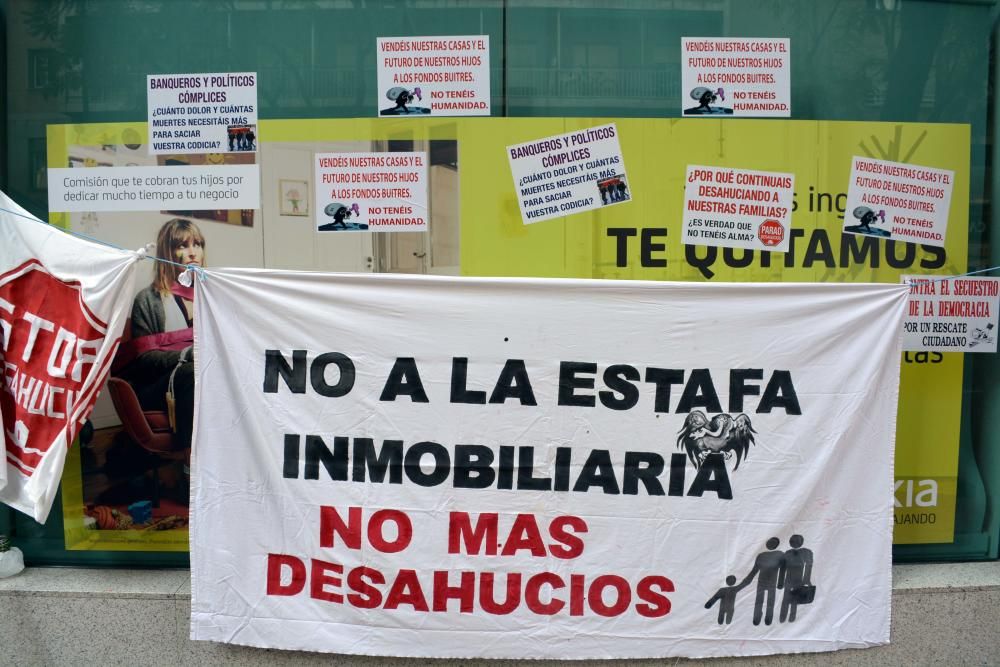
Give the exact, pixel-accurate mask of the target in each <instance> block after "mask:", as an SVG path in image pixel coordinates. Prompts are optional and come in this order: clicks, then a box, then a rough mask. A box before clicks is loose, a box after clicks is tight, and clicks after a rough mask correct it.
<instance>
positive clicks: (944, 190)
mask: <svg viewBox="0 0 1000 667" xmlns="http://www.w3.org/2000/svg"><path fill="white" fill-rule="evenodd" d="M954 183H955V172H953V171H949V170H947V169H935V168H934V167H922V166H919V165H914V164H904V163H902V162H888V161H886V160H876V159H874V158H868V157H858V156H855V157H854V162H853V163H852V165H851V183H850V186H849V187H848V189H847V205H846V213H845V214H844V231H845V232H849V233H852V234H868V235H871V236H878V237H881V238H891V239H892V240H894V241H906V242H908V243H920V244H923V245H932V246H938V247H942V248H943V247H944V238H945V233H946V232H947V231H948V211H949V209H950V207H951V190H952V187H953V186H954Z"/></svg>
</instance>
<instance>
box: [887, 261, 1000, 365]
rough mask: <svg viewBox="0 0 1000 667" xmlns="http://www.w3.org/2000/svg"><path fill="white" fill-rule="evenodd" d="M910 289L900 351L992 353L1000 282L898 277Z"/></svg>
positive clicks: (966, 278) (994, 343) (982, 279)
mask: <svg viewBox="0 0 1000 667" xmlns="http://www.w3.org/2000/svg"><path fill="white" fill-rule="evenodd" d="M900 281H901V282H903V283H906V284H909V285H910V301H909V304H908V305H907V309H906V320H905V322H904V323H903V330H904V331H905V334H904V336H903V349H904V350H906V351H913V352H919V351H928V352H996V351H997V319H998V317H997V307H998V305H1000V278H979V277H973V276H963V277H957V278H942V277H941V276H902V277H901V278H900Z"/></svg>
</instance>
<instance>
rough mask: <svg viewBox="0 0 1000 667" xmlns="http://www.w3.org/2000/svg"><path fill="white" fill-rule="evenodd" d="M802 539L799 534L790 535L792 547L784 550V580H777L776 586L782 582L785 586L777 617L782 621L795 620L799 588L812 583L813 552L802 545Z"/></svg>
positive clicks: (779, 586) (789, 541) (789, 542)
mask: <svg viewBox="0 0 1000 667" xmlns="http://www.w3.org/2000/svg"><path fill="white" fill-rule="evenodd" d="M804 541H805V540H804V539H803V538H802V536H801V535H792V537H791V538H790V539H789V540H788V544H790V545H791V547H792V548H791V549H789V550H788V551H786V552H785V580H784V582H780V581H779V582H778V588H781V585H782V583H784V588H785V592H784V595H782V596H781V614H780V615H779V617H778V620H780V621H781V622H782V623H784V622H785V620H786V619H787V620H788V622H789V623H791V622H793V621H794V620H795V609H796V608H797V607H798V606H799V603H800V600H801V597H800V596H801V594H802V593H801V589H802V587H803V586H809V585H811V583H812V582H811V581H810V578H811V577H812V566H813V552H812V551H811V550H810V549H806V548H805V547H803V546H802V543H803V542H804ZM807 601H808V600H807Z"/></svg>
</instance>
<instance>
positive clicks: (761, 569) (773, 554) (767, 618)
mask: <svg viewBox="0 0 1000 667" xmlns="http://www.w3.org/2000/svg"><path fill="white" fill-rule="evenodd" d="M779 544H781V540H779V539H778V538H777V537H772V538H771V539H769V540H768V541H767V542H765V543H764V546H766V547H767V551H762V552H761V553H759V554H757V558H756V559H754V563H753V569H752V570H750V574H748V575H747V576H746V577H745V578H744V579H743V581H741V582H740V588H743V587H744V586H746V585H748V584H749V583H750V582H751V581H753V578H754V577H757V597H756V598H754V603H753V624H754V625H760V619H761V616H763V617H764V624H765V625H771V621H773V620H774V597H775V592H776V590H777V589H778V588H781V582H782V581H783V580H784V575H785V554H784V553H783V552H781V551H775V549H777V548H778V545H779ZM765 597H766V598H767V613H766V614H765V613H764V598H765Z"/></svg>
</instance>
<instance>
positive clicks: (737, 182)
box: [683, 165, 795, 252]
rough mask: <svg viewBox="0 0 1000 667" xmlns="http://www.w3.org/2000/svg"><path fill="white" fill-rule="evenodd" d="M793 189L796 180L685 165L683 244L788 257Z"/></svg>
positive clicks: (773, 174) (765, 173) (789, 176)
mask: <svg viewBox="0 0 1000 667" xmlns="http://www.w3.org/2000/svg"><path fill="white" fill-rule="evenodd" d="M794 189H795V175H794V174H783V173H780V172H773V171H751V170H748V169H731V168H728V167H705V166H700V165H688V168H687V175H686V177H685V179H684V231H683V240H684V243H685V244H687V245H712V246H723V247H726V248H745V249H747V250H776V251H778V252H786V251H787V250H788V242H789V238H790V237H791V234H790V233H789V230H790V228H791V224H792V222H791V221H792V200H793V197H794Z"/></svg>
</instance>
